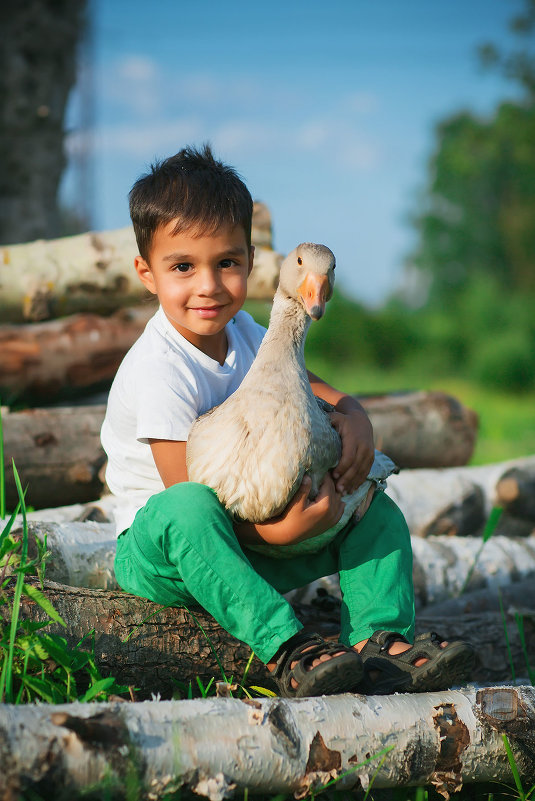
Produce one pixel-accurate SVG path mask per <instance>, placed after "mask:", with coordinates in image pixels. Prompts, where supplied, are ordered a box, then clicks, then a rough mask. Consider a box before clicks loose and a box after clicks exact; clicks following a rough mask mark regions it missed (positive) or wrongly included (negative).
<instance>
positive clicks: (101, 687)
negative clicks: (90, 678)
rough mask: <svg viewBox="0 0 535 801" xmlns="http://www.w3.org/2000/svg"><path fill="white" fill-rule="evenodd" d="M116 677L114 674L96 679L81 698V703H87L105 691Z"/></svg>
mask: <svg viewBox="0 0 535 801" xmlns="http://www.w3.org/2000/svg"><path fill="white" fill-rule="evenodd" d="M114 681H115V679H114V678H113V676H107V678H105V679H100V680H99V681H96V682H95V683H94V684H92V685H91V687H90V688H89V689H88V691H87V692H86V693H84V695H82V697H81V698H80V703H82V704H85V703H86V702H87V701H92V700H93V698H95V697H96V696H97V695H99V693H101V692H104V691H105V690H107V689H109V687H111V686H112V684H113V683H114Z"/></svg>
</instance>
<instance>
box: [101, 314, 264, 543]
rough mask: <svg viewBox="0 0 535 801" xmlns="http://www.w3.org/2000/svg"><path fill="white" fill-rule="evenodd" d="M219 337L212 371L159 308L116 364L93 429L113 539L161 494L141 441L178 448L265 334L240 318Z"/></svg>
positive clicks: (239, 375)
mask: <svg viewBox="0 0 535 801" xmlns="http://www.w3.org/2000/svg"><path fill="white" fill-rule="evenodd" d="M225 331H226V334H227V340H228V352H227V358H226V359H225V363H224V364H219V362H217V361H215V360H214V359H212V358H210V356H207V355H206V354H205V353H203V352H202V351H200V350H199V349H198V348H196V347H195V346H194V345H192V344H191V343H190V342H188V341H187V339H184V337H183V336H182V335H181V334H179V332H178V331H177V330H176V329H175V328H174V327H173V326H172V325H171V323H170V322H169V321H168V319H167V317H166V316H165V313H164V311H163V309H161V308H160V309H159V310H158V311H157V312H156V314H155V315H154V317H152V318H151V319H150V320H149V322H148V323H147V326H146V328H145V330H144V332H143V334H142V335H141V336H140V338H139V339H138V340H137V342H136V343H135V344H134V345H133V346H132V347H131V348H130V350H129V351H128V353H127V354H126V356H125V357H124V359H123V361H122V363H121V365H120V367H119V370H118V371H117V375H116V376H115V379H114V381H113V384H112V387H111V390H110V394H109V398H108V407H107V410H106V416H105V418H104V422H103V424H102V430H101V440H102V446H103V448H104V450H105V451H106V454H107V456H108V466H107V469H106V483H107V484H108V487H109V488H110V491H111V492H112V493H113V494H114V496H116V498H117V507H116V510H115V524H116V532H117V535H119V534H120V533H121V532H122V531H124V530H125V529H126V528H128V527H129V526H130V525H131V524H132V521H133V519H134V517H135V515H136V513H137V511H138V510H139V509H141V507H142V506H144V505H145V503H146V502H147V500H148V499H149V498H150V496H151V495H154V494H155V493H157V492H161V491H162V490H163V489H164V484H163V482H162V480H161V478H160V474H159V473H158V470H157V468H156V465H155V463H154V459H153V457H152V451H151V448H150V445H149V442H148V440H149V439H170V440H177V441H184V442H185V441H186V440H187V438H188V433H189V429H190V427H191V424H192V423H193V421H194V420H196V419H197V417H199V415H201V414H204V412H207V411H208V410H209V409H211V408H212V407H213V406H217V405H218V404H220V403H222V402H223V401H224V400H225V399H226V398H228V397H229V395H231V394H232V393H233V392H234V391H235V390H236V389H237V388H238V387H239V385H240V384H241V382H242V381H243V379H244V377H245V375H246V373H247V371H248V370H249V368H250V366H251V364H252V362H253V360H254V358H255V356H256V352H257V350H258V348H259V346H260V343H261V342H262V339H263V336H264V334H265V333H266V329H265V328H263V327H262V326H261V325H258V323H256V322H255V321H254V320H253V318H252V317H251V315H250V314H247V312H244V311H239V312H238V313H237V314H236V316H235V317H234V318H233V319H232V320H231V321H230V322H229V323H228V324H227V326H226V328H225Z"/></svg>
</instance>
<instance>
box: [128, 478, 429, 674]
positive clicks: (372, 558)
mask: <svg viewBox="0 0 535 801" xmlns="http://www.w3.org/2000/svg"><path fill="white" fill-rule="evenodd" d="M337 572H339V574H340V587H341V590H342V609H341V621H340V624H341V635H340V641H341V642H343V643H344V644H345V645H354V644H355V643H357V642H360V641H361V640H364V639H366V638H367V637H369V636H370V635H371V634H373V632H374V631H376V630H377V629H388V630H392V631H396V632H398V633H400V634H404V635H405V636H406V637H408V638H409V639H412V636H413V633H414V595H413V586H412V551H411V543H410V536H409V532H408V529H407V525H406V523H405V519H404V517H403V515H402V514H401V512H400V510H399V509H398V507H397V506H396V504H395V503H394V502H393V501H392V500H390V498H388V496H386V495H385V494H384V493H382V492H379V493H376V495H375V497H374V499H373V501H372V503H371V505H370V508H369V509H368V511H367V513H366V515H365V516H364V518H363V519H362V520H361V521H360V522H359V523H358V524H357V525H353V524H352V523H350V524H348V525H347V526H346V527H345V528H344V529H343V530H342V531H340V533H339V534H338V535H337V537H336V538H335V539H334V540H333V541H332V542H331V543H330V544H329V545H328V546H327V547H326V548H324V549H323V550H322V551H319V552H318V553H314V554H306V555H303V556H299V557H295V558H293V559H274V558H272V557H269V556H265V555H263V554H260V553H256V552H255V551H251V550H249V549H248V548H247V547H245V546H240V544H239V543H238V540H237V538H236V535H235V533H234V529H233V527H232V521H231V519H230V517H229V515H228V514H227V512H226V510H225V509H224V508H223V507H222V506H221V504H220V503H219V501H218V499H217V496H216V495H215V493H214V492H213V491H212V490H211V489H209V488H208V487H205V486H203V485H202V484H195V483H193V482H186V483H182V484H175V485H174V486H172V487H169V488H168V489H166V490H164V491H163V492H161V493H159V494H157V495H153V496H152V497H151V498H149V500H148V501H147V503H146V504H145V506H144V507H143V509H141V510H140V511H139V512H138V513H137V515H136V518H135V520H134V522H133V523H132V526H131V527H130V528H129V529H128V530H127V531H126V532H124V533H123V534H121V535H120V537H119V539H118V542H117V555H116V558H115V574H116V577H117V581H118V582H119V585H120V586H121V587H122V588H123V589H124V590H126V591H127V592H131V593H134V594H135V595H140V596H141V597H143V598H148V599H149V600H151V601H155V602H156V603H159V604H163V605H172V606H183V605H184V606H193V605H197V604H199V605H200V606H202V607H204V609H206V610H207V611H208V612H209V613H210V614H211V615H213V617H214V618H215V619H216V620H217V622H218V623H219V624H220V625H221V626H222V627H223V628H224V629H226V630H227V631H228V632H230V633H231V634H233V635H234V636H235V637H237V638H238V639H239V640H242V641H243V642H245V643H247V644H248V645H249V646H250V647H251V648H252V649H253V650H254V651H255V653H256V654H257V655H258V657H259V658H260V659H261V660H262V661H263V662H268V661H269V660H270V659H271V657H272V656H273V655H274V654H275V653H276V652H277V651H278V649H279V648H280V646H281V645H282V644H283V643H284V642H286V640H287V639H289V638H290V637H291V636H292V635H293V634H295V633H296V632H297V631H299V629H301V628H302V625H301V623H300V622H299V621H298V620H297V618H296V616H295V614H294V612H293V610H292V608H291V606H290V604H289V603H288V601H286V599H285V598H283V597H282V595H281V593H285V592H288V591H289V590H291V589H295V588H296V587H303V586H304V585H305V584H308V583H309V582H311V581H313V580H314V579H317V578H320V577H321V576H328V575H330V574H332V573H337Z"/></svg>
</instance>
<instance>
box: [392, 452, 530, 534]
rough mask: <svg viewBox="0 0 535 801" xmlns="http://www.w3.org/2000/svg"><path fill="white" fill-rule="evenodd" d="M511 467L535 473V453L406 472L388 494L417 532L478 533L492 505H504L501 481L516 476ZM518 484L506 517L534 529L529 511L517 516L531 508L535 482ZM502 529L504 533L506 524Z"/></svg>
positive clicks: (413, 532)
mask: <svg viewBox="0 0 535 801" xmlns="http://www.w3.org/2000/svg"><path fill="white" fill-rule="evenodd" d="M511 471H513V472H514V474H515V475H518V471H520V472H521V473H522V475H531V474H532V473H533V474H535V456H526V457H523V458H519V459H513V460H510V461H505V462H497V463H496V464H488V465H481V466H478V467H450V468H440V469H435V470H433V469H421V470H402V471H401V472H400V473H399V474H398V475H394V476H390V478H389V479H388V489H387V494H388V495H390V497H391V498H392V500H394V501H395V502H396V503H397V504H398V506H399V507H400V509H401V511H402V512H403V514H404V515H405V519H406V521H407V524H408V526H409V529H410V531H411V534H413V535H415V536H418V537H427V536H430V535H434V534H447V535H455V534H462V535H465V534H479V533H480V532H481V531H482V529H483V525H484V523H485V521H486V520H487V518H488V516H489V514H490V511H491V509H492V507H493V506H503V505H505V504H504V500H503V498H502V497H500V493H499V489H498V485H499V484H500V482H501V481H502V479H503V478H504V477H511ZM501 486H502V488H503V484H502V485H501ZM515 487H516V490H517V494H516V495H515V504H513V505H512V508H511V510H510V511H511V515H510V516H509V517H508V518H507V519H506V520H507V522H508V523H509V525H511V520H513V521H514V520H515V519H516V520H517V521H518V519H521V520H523V521H524V524H525V526H524V527H525V532H526V533H531V532H532V531H533V529H534V524H533V521H532V520H531V518H530V515H529V513H528V514H527V516H526V517H524V518H515V516H514V514H515V512H516V514H517V515H518V514H519V513H520V514H522V512H525V511H526V509H528V510H529V509H530V506H529V503H530V496H531V492H532V491H533V485H532V484H529V483H527V482H524V485H523V484H522V482H521V481H520V480H518V481H516V482H515ZM502 491H503V490H502ZM522 499H524V500H522ZM522 503H523V505H521V504H522ZM500 528H501V530H502V532H503V530H504V528H505V524H501V525H500Z"/></svg>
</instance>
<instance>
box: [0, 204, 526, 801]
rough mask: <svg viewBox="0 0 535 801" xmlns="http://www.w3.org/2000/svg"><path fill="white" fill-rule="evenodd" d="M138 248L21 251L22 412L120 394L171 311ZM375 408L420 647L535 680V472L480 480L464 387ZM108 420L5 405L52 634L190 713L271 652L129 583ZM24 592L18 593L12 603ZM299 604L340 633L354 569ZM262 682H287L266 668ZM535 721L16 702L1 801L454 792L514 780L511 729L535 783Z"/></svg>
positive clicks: (458, 711)
mask: <svg viewBox="0 0 535 801" xmlns="http://www.w3.org/2000/svg"><path fill="white" fill-rule="evenodd" d="M253 242H254V243H255V244H256V247H257V251H256V253H257V256H256V258H255V270H254V272H253V278H252V281H251V284H250V293H249V294H250V296H252V297H258V298H262V299H267V298H271V297H272V294H273V291H274V289H275V286H276V283H277V278H278V268H279V265H280V257H279V255H278V254H276V253H274V251H273V250H272V246H271V221H270V218H269V212H268V211H267V209H266V208H265V207H263V206H261V205H260V204H255V215H254V220H253ZM135 254H136V246H135V242H134V239H133V234H132V230H131V229H123V230H122V231H115V232H109V233H108V234H96V233H90V234H84V235H82V236H78V237H69V238H66V239H63V240H56V241H54V242H48V243H45V242H36V243H31V244H30V245H16V246H12V247H6V248H4V249H3V250H2V259H0V286H2V310H3V322H4V324H3V325H2V326H0V397H2V399H3V401H4V402H5V401H6V400H7V401H8V402H11V401H14V400H19V401H20V400H21V399H25V398H31V399H32V402H34V403H35V402H36V401H37V402H40V403H50V402H51V401H53V400H57V399H59V398H65V397H69V396H72V397H74V396H76V395H78V394H80V393H87V392H89V391H91V392H94V391H95V390H98V389H99V388H106V387H107V386H109V383H110V382H111V379H112V377H113V375H114V373H115V371H116V369H117V366H118V364H119V362H120V360H121V359H122V357H123V355H124V353H125V352H126V351H127V350H128V348H129V347H130V346H131V344H132V343H133V341H134V340H135V339H136V338H137V337H138V336H139V334H140V333H141V331H142V329H143V327H144V325H145V324H146V321H147V319H148V318H149V316H150V315H151V314H152V313H153V311H154V308H155V307H154V303H151V302H150V300H151V299H150V298H147V296H146V295H145V291H144V290H143V288H142V286H141V284H140V283H139V282H138V281H137V279H136V276H135V275H134V271H133V266H132V262H133V258H134V256H135ZM133 303H136V304H137V305H136V306H131V304H133ZM65 315H69V316H65ZM103 315H107V316H103ZM60 316H61V317H62V319H53V318H58V317H60ZM6 323H11V324H6ZM359 399H360V400H361V402H362V404H363V405H364V407H365V408H366V410H367V411H368V414H369V415H370V418H371V420H372V423H373V426H374V430H375V432H376V444H377V447H379V448H381V449H382V450H383V451H384V452H385V453H387V454H388V455H390V456H391V457H392V458H393V459H394V461H395V462H396V463H397V464H398V465H399V466H400V467H401V468H410V469H403V470H402V472H401V473H400V474H399V475H397V476H393V477H391V479H390V480H389V488H388V493H389V494H390V495H391V497H392V498H393V499H394V500H395V501H396V502H397V503H398V504H399V506H400V507H401V509H402V511H403V512H404V514H405V516H406V518H407V521H408V524H409V528H410V530H411V534H412V542H413V552H414V583H415V589H416V601H417V607H418V615H417V633H420V632H424V631H429V630H438V631H439V632H440V634H441V636H442V637H444V638H447V639H449V640H452V639H457V638H462V639H467V640H469V641H471V642H472V643H474V645H475V646H476V650H477V652H478V656H479V660H478V664H477V666H476V669H475V673H474V676H473V681H474V682H476V683H477V684H480V685H489V684H493V683H496V682H508V681H510V680H511V679H512V678H513V679H514V677H515V676H517V677H518V676H520V677H522V676H527V675H528V674H529V673H530V667H531V666H533V665H535V580H534V578H535V536H534V534H535V501H534V498H535V457H526V458H525V459H521V460H515V461H514V462H510V463H502V464H499V465H487V466H485V467H481V468H479V467H478V468H472V467H465V466H464V465H466V464H467V462H468V461H469V459H470V457H471V455H472V452H473V448H474V444H475V439H476V435H477V416H476V415H475V414H474V413H473V412H472V411H471V410H469V409H466V408H465V407H464V406H462V404H460V403H459V402H458V401H457V400H456V399H455V398H452V397H451V396H448V395H445V394H443V393H437V392H434V393H424V392H421V393H401V394H398V395H389V396H369V397H364V398H359ZM103 415H104V406H103V405H99V404H96V405H80V406H73V407H56V408H51V407H50V408H37V409H30V410H27V411H24V412H12V411H10V410H9V409H7V408H6V409H2V417H3V429H4V439H5V470H6V477H7V479H8V480H7V488H6V489H7V499H6V500H7V504H8V507H14V505H15V504H16V501H17V493H16V489H15V484H14V481H13V480H12V479H11V475H12V474H11V469H10V464H11V459H12V458H14V460H15V463H16V465H17V469H18V472H19V474H20V475H21V478H22V482H23V486H28V496H27V497H28V501H29V503H31V504H32V505H33V506H34V507H36V508H37V509H41V511H39V512H35V513H32V514H30V515H29V519H30V524H29V528H30V544H32V542H34V537H37V538H40V539H41V540H43V539H44V538H45V537H46V538H47V545H48V549H49V551H50V553H51V558H50V561H49V563H48V567H47V581H46V582H45V592H46V594H47V596H48V598H49V599H50V601H51V602H52V604H53V605H54V606H55V608H56V609H57V611H58V612H59V613H60V614H61V616H62V617H63V618H64V619H65V620H66V621H67V629H66V630H65V629H64V628H63V627H59V626H58V625H57V624H50V626H49V629H50V630H51V631H56V632H57V633H60V634H62V635H64V636H66V637H67V639H68V641H69V643H70V644H71V645H74V644H76V643H77V642H79V641H80V639H82V638H83V637H84V636H85V635H86V634H87V633H88V632H89V631H91V629H94V631H95V637H94V648H95V658H96V662H97V664H98V666H99V668H100V670H101V672H102V673H103V675H110V674H113V675H114V676H115V678H116V680H117V681H118V682H119V683H122V684H126V685H129V686H130V687H135V688H137V689H136V691H135V692H136V693H137V697H138V698H139V699H147V698H150V697H151V695H152V694H158V693H159V694H161V695H162V696H164V697H166V698H171V697H172V695H173V693H174V692H175V691H176V688H177V686H178V683H179V682H180V683H184V682H185V683H187V682H188V681H190V680H194V679H195V677H196V676H198V677H199V678H200V679H201V680H202V681H203V683H204V684H206V683H208V681H209V680H210V679H211V678H212V677H213V676H216V677H219V678H225V679H226V678H228V679H231V677H232V681H234V682H236V683H240V681H241V679H242V676H243V670H244V666H245V665H246V664H247V662H248V660H249V657H250V656H251V654H250V650H249V648H248V647H247V646H246V645H244V644H243V643H241V642H239V641H237V640H235V639H234V638H233V637H232V636H231V635H229V634H228V633H227V632H225V631H224V630H223V629H221V627H220V626H219V625H218V624H217V623H216V621H215V620H214V619H213V618H211V617H210V615H208V614H207V613H206V612H204V611H203V610H200V609H191V610H187V609H184V608H179V609H177V608H160V607H158V605H156V604H153V603H151V602H149V601H146V600H144V599H141V598H137V597H135V596H132V595H129V594H127V593H124V592H122V591H120V590H119V589H118V588H117V585H116V582H115V577H114V572H113V558H114V553H115V544H116V540H115V535H114V527H113V522H112V521H113V499H112V498H111V497H110V496H106V495H105V494H104V495H102V497H100V499H99V496H101V494H102V493H104V492H105V487H104V483H103V467H104V463H105V455H104V453H103V451H102V449H101V446H100V438H99V432H100V426H101V423H102V419H103ZM95 499H99V500H95ZM66 504H67V505H66ZM496 505H499V506H501V507H502V508H503V509H504V510H505V511H504V514H503V515H502V518H501V520H500V524H499V527H498V529H497V530H496V532H495V533H494V535H493V537H492V538H491V540H490V541H489V542H487V543H486V544H485V545H484V547H482V541H481V536H480V535H481V533H482V531H483V527H484V524H485V521H486V520H487V518H488V516H489V513H490V511H491V509H492V507H494V506H496ZM46 507H52V508H48V509H47V508H46ZM58 507H60V508H58ZM1 529H2V524H1V521H0V533H1ZM19 534H20V532H19ZM452 535H455V536H452ZM34 547H35V546H34ZM13 589H14V578H11V579H9V580H8V581H7V584H6V593H7V595H8V596H9V595H10V594H11V595H12V594H13ZM287 597H288V600H289V601H290V602H291V603H292V604H293V606H294V608H295V610H296V613H297V614H298V616H299V617H300V618H301V620H302V621H303V623H304V625H305V627H306V628H308V629H309V630H314V631H319V632H320V633H321V634H323V635H324V636H326V637H333V638H335V637H337V636H338V631H339V615H340V599H339V584H338V579H337V576H330V577H326V578H325V579H323V580H321V581H319V582H315V583H314V584H312V585H309V586H308V587H306V588H303V589H302V590H299V591H294V592H292V593H289V594H288V596H287ZM20 611H21V616H22V617H23V618H26V619H29V620H33V621H42V620H43V619H44V617H45V615H44V612H43V610H42V609H41V607H40V606H39V605H37V604H35V603H34V602H33V601H32V600H31V599H30V598H28V597H26V596H24V597H23V599H22V603H21V610H20ZM2 617H3V619H4V620H6V621H7V620H8V618H9V606H7V605H3V606H0V619H2ZM505 632H506V634H505ZM221 667H222V669H223V671H224V677H222V676H221ZM245 683H246V685H252V684H257V685H260V686H263V687H266V688H270V686H271V687H272V688H273V685H272V684H271V681H270V678H269V675H268V673H267V671H266V669H265V667H264V666H263V665H262V664H261V663H260V662H259V660H258V659H256V658H254V659H253V660H252V662H251V666H250V670H249V673H248V677H247V680H246V682H245ZM534 725H535V695H534V691H533V689H532V688H529V687H521V686H516V687H506V686H505V687H483V688H482V687H480V688H479V689H478V688H477V687H473V686H470V687H468V688H464V689H462V690H452V691H447V692H442V693H429V694H422V695H418V696H415V695H412V696H402V695H397V696H391V697H375V698H374V697H368V698H365V697H363V696H359V695H353V696H338V697H332V698H322V699H317V698H314V699H301V700H300V701H295V702H294V701H283V700H281V699H276V700H269V701H257V700H247V699H246V700H235V699H232V698H218V699H212V700H206V701H190V702H180V703H176V702H161V703H155V702H148V701H143V702H141V703H132V704H126V703H124V704H120V703H112V704H107V705H94V706H81V705H70V706H63V707H57V708H54V707H52V708H51V707H31V708H24V707H22V708H20V707H17V708H14V707H13V708H12V707H8V706H3V707H0V760H1V763H2V766H3V770H2V771H1V772H0V796H1V797H2V798H4V797H5V798H18V797H20V796H21V795H22V794H24V793H26V792H29V793H30V794H32V793H33V794H37V796H39V795H41V796H42V797H57V798H58V801H59V800H60V799H62V798H66V799H67V798H69V799H70V798H72V797H75V796H76V795H77V794H78V793H85V792H87V790H88V788H91V792H93V793H94V792H98V788H99V787H100V786H101V784H102V782H104V783H106V782H107V785H106V792H107V793H111V794H112V795H113V796H114V797H115V796H116V797H118V798H121V797H125V795H128V792H127V791H126V790H125V787H127V786H128V783H129V782H131V781H132V780H133V779H134V778H135V780H136V781H139V782H140V784H141V786H142V787H143V788H144V790H143V792H145V793H146V797H148V798H150V799H158V798H163V797H164V796H166V794H169V792H170V791H171V790H181V791H182V792H184V793H185V794H186V795H187V794H191V793H195V794H196V795H201V796H205V797H208V798H209V799H210V800H211V801H221V800H222V799H223V798H225V797H229V796H232V795H235V794H239V795H243V792H244V789H245V788H248V790H249V791H250V792H257V793H270V794H273V793H277V792H280V793H289V792H293V793H294V794H295V796H296V798H300V797H303V796H304V795H305V794H306V793H307V792H308V791H310V790H314V791H317V790H318V789H320V788H321V787H323V786H324V785H325V784H326V783H328V782H329V781H332V780H337V781H339V784H338V788H340V789H343V788H348V789H349V788H364V789H366V788H367V787H368V786H369V783H370V777H371V776H372V775H373V774H374V773H375V771H376V769H378V770H377V775H376V778H375V785H374V786H375V787H377V788H381V787H384V788H388V787H396V786H398V785H407V784H415V785H422V784H433V785H434V786H435V787H436V788H437V789H438V791H439V792H441V793H442V795H443V796H444V797H445V798H446V799H447V798H448V797H449V794H451V793H452V792H454V791H455V790H457V789H459V787H460V786H461V785H462V783H463V782H471V781H478V782H481V781H487V780H490V779H493V780H496V779H498V780H503V781H509V782H510V781H511V779H512V777H511V769H510V765H509V762H508V760H507V756H506V754H505V750H504V748H503V740H502V736H501V735H502V734H503V733H506V734H507V735H508V737H509V739H510V742H511V744H512V747H513V750H514V753H515V758H516V760H517V765H518V768H519V770H520V773H521V774H522V776H523V777H524V778H525V779H526V780H527V781H531V782H532V781H533V780H534V779H535V773H534V771H535V768H534V765H535V746H534V739H533V728H534ZM391 745H393V746H394V748H393V750H388V749H389V747H390V746H391ZM385 747H386V748H387V750H386V751H385ZM377 755H379V756H377ZM383 756H384V760H383V761H381V757H383ZM346 774H347V775H346ZM340 777H341V778H340ZM95 788H97V789H95ZM130 795H131V794H130ZM129 797H130V796H129ZM144 797H145V796H144Z"/></svg>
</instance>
